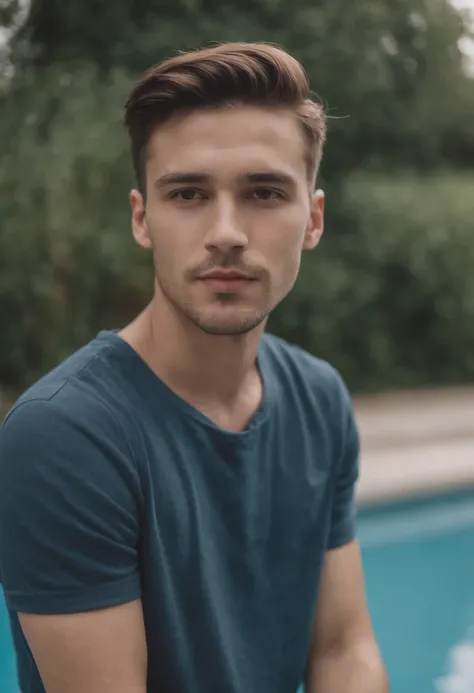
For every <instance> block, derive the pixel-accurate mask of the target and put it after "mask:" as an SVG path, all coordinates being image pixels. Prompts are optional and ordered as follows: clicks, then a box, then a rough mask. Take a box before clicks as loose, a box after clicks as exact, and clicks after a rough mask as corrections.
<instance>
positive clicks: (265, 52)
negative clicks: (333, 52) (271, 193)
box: [125, 42, 326, 193]
mask: <svg viewBox="0 0 474 693" xmlns="http://www.w3.org/2000/svg"><path fill="white" fill-rule="evenodd" d="M229 104H241V105H256V106H266V107H268V106H274V107H286V108H290V109H292V110H294V112H295V115H296V116H297V118H298V120H299V122H300V124H301V127H302V130H303V134H304V136H305V139H306V142H307V145H308V152H307V164H308V172H309V175H310V177H311V179H312V182H314V179H315V177H316V173H317V170H318V168H319V164H320V161H321V157H322V150H323V145H324V141H325V139H326V116H325V113H324V109H323V107H322V105H321V104H320V103H317V102H315V101H312V100H311V99H310V87H309V81H308V77H307V75H306V72H305V71H304V69H303V67H302V65H301V64H300V63H299V62H298V61H297V60H296V59H295V58H293V57H292V56H291V55H289V54H288V53H286V52H285V51H284V50H283V49H282V48H279V47H278V46H275V45H273V44H269V43H240V42H239V43H220V44H217V45H213V46H211V47H208V48H202V49H200V50H196V51H190V52H187V53H181V54H178V55H176V56H174V57H171V58H168V59H167V60H164V61H163V62H162V63H159V64H158V65H155V66H154V67H152V68H150V69H149V70H147V71H146V72H145V73H144V75H143V76H142V78H141V79H140V80H139V81H138V83H137V84H136V85H135V87H134V89H133V90H132V93H131V94H130V97H129V99H128V102H127V104H126V107H125V126H126V128H127V131H128V134H129V136H130V140H131V149H132V159H133V166H134V169H135V173H136V176H137V181H138V185H139V188H140V189H141V191H142V193H145V187H146V186H145V162H146V148H147V145H148V141H149V139H150V136H151V135H152V132H153V130H154V129H155V127H156V126H157V125H159V124H160V123H163V122H165V121H166V120H168V119H169V118H171V117H172V116H173V115H174V114H175V113H177V112H178V111H182V110H185V109H197V108H206V107H207V108H209V107H219V106H225V105H229Z"/></svg>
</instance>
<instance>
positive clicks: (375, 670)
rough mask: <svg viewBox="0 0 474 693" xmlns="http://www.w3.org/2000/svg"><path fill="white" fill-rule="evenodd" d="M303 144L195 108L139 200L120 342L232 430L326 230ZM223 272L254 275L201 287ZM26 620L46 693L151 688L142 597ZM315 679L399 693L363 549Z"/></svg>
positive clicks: (340, 689) (163, 147)
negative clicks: (141, 306) (136, 300)
mask: <svg viewBox="0 0 474 693" xmlns="http://www.w3.org/2000/svg"><path fill="white" fill-rule="evenodd" d="M304 147H305V145H304V140H303V137H302V134H301V132H300V129H299V126H298V123H297V121H296V119H295V117H294V115H293V114H292V113H291V112H290V111H288V110H283V109H281V110H280V109H264V108H260V107H259V108H256V107H249V106H240V107H236V108H230V109H226V110H206V111H197V112H192V113H184V114H181V115H179V116H175V117H174V118H173V119H171V120H170V121H169V122H167V123H166V124H164V125H160V127H158V128H157V129H156V131H155V132H154V133H153V135H152V138H151V141H150V142H149V147H148V152H147V154H148V157H147V166H146V181H147V191H146V192H147V195H146V201H145V199H144V197H143V196H142V194H141V193H140V192H139V191H138V190H133V191H132V192H131V194H130V203H131V210H132V229H133V236H134V238H135V240H136V242H137V243H138V244H139V245H140V246H141V247H142V248H144V249H147V250H149V251H150V252H151V253H152V255H153V263H154V269H155V287H154V289H155V290H154V297H153V300H152V301H151V303H150V304H149V305H148V306H147V307H146V308H145V310H144V311H143V313H142V314H141V315H139V316H138V317H137V318H136V320H134V321H133V322H132V323H131V324H130V325H128V326H127V327H126V328H125V329H124V330H123V331H122V332H121V333H120V334H121V337H122V338H123V339H124V340H125V341H127V342H128V343H129V344H130V345H131V346H132V347H133V348H134V349H135V350H136V351H137V352H138V353H139V354H140V355H141V357H142V358H143V359H144V360H145V361H146V362H147V364H148V365H149V367H150V368H151V369H152V370H153V371H154V372H155V373H156V374H157V375H158V376H159V377H160V378H161V379H162V380H163V381H164V382H166V383H167V385H168V386H169V387H170V388H172V389H173V390H174V391H175V392H176V393H177V394H178V395H180V396H181V397H182V398H183V399H186V400H187V401H188V402H189V403H190V404H192V405H193V406H195V407H196V408H197V409H199V410H200V411H201V412H202V413H204V414H205V415H207V416H208V417H209V418H211V419H213V420H214V421H215V422H216V423H217V424H218V425H220V426H222V427H224V428H227V429H229V430H242V429H244V428H245V426H246V423H247V421H248V420H249V418H250V417H251V416H252V415H253V413H254V412H255V410H256V409H257V408H258V406H259V404H260V401H261V397H262V383H261V379H260V375H259V373H258V370H257V367H256V352H257V347H258V343H259V340H260V337H261V335H262V333H263V330H264V327H265V323H266V320H267V317H268V315H269V313H270V312H271V311H272V310H273V308H274V307H275V306H276V305H277V304H278V303H279V302H280V301H281V300H282V299H283V298H284V297H285V296H286V295H287V294H288V293H289V292H290V290H291V289H292V287H293V285H294V283H295V280H296V278H297V275H298V271H299V267H300V261H301V255H302V252H303V251H304V250H311V249H313V248H315V247H316V246H317V244H318V242H319V240H320V238H321V235H322V233H323V212H324V195H323V193H322V192H321V191H317V192H313V190H312V186H311V185H310V183H309V180H308V171H307V167H306V163H305V156H304ZM216 269H219V270H227V272H229V271H237V272H240V273H241V274H243V275H245V276H246V277H247V278H249V279H248V280H246V281H240V283H239V282H237V283H235V282H234V283H231V282H228V283H227V284H223V283H222V280H221V281H218V282H216V281H214V282H210V281H209V280H204V279H203V276H204V275H205V274H206V273H208V272H210V271H212V270H216ZM164 334H166V339H163V338H162V335H164ZM20 618H21V624H22V627H23V629H24V632H25V635H26V637H27V639H28V642H29V644H30V647H31V649H32V651H33V654H34V657H35V659H36V661H37V662H38V665H39V669H40V672H41V675H42V677H43V679H44V681H45V684H46V689H47V693H106V692H108V691H110V692H112V691H113V693H145V691H146V643H145V635H144V627H143V616H142V612H141V604H140V603H139V602H134V603H131V604H126V605H123V606H118V607H115V608H112V609H106V610H102V611H95V612H90V613H82V614H70V615H60V616H39V615H27V614H22V615H21V616H20ZM307 685H308V688H307V690H308V693H320V692H321V691H323V692H324V693H348V692H349V691H350V692H351V693H385V692H386V690H388V689H387V688H386V687H385V678H384V674H383V667H382V664H381V661H380V657H379V654H378V650H377V647H376V644H375V641H374V639H373V635H372V631H371V627H370V620H369V616H368V613H367V607H366V603H365V596H364V587H363V578H362V570H361V567H360V559H359V553H358V549H357V546H356V544H355V543H354V544H353V545H350V546H348V547H345V548H343V549H340V550H337V551H333V552H330V553H329V554H328V556H327V558H326V561H325V566H324V576H323V584H322V589H321V593H320V598H319V606H318V612H317V617H316V621H315V635H314V643H313V645H312V648H311V653H310V656H309V659H308V679H307Z"/></svg>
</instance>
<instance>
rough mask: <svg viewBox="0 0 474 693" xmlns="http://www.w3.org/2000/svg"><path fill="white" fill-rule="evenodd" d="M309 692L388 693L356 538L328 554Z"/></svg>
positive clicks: (308, 677) (308, 678)
mask: <svg viewBox="0 0 474 693" xmlns="http://www.w3.org/2000/svg"><path fill="white" fill-rule="evenodd" d="M305 691H306V693H389V682H388V677H387V673H386V671H385V668H384V665H383V663H382V659H381V656H380V653H379V649H378V646H377V643H376V641H375V637H374V634H373V631H372V626H371V622H370V616H369V613H368V609H367V604H366V599H365V588H364V579H363V572H362V565H361V559H360V551H359V546H358V543H357V541H352V542H350V543H349V544H347V545H346V546H343V547H342V548H339V549H334V550H332V551H329V552H328V553H327V554H326V559H325V563H324V568H323V575H322V583H321V589H320V594H319V601H318V608H317V613H316V619H315V624H314V631H313V642H312V646H311V651H310V654H309V658H308V663H307V674H306V684H305Z"/></svg>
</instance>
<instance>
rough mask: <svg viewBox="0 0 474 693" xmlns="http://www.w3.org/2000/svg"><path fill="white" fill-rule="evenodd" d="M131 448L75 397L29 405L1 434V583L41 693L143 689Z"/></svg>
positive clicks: (140, 692)
mask: <svg viewBox="0 0 474 693" xmlns="http://www.w3.org/2000/svg"><path fill="white" fill-rule="evenodd" d="M131 457H132V456H131V454H130V452H129V448H128V446H127V445H126V443H124V442H123V435H122V432H121V429H120V427H119V425H118V424H116V422H115V419H113V418H112V417H110V416H109V415H108V413H107V412H104V411H103V410H102V409H101V408H100V407H98V406H96V405H95V404H94V402H92V403H90V402H89V401H88V400H87V401H83V400H81V399H79V398H76V399H75V400H74V402H73V403H71V405H70V406H65V404H64V403H63V404H62V405H61V406H60V405H59V404H58V403H56V400H55V399H54V398H52V399H48V400H34V401H30V402H27V403H24V404H22V405H20V406H19V407H17V408H16V409H15V410H14V411H13V412H12V413H11V414H10V416H9V417H8V418H7V420H6V422H5V423H4V425H3V427H2V429H1V431H0V573H1V579H2V585H3V590H4V594H5V600H6V603H7V606H8V608H9V610H10V611H11V612H14V613H16V614H18V616H19V621H20V625H21V628H22V630H23V632H24V635H25V637H26V640H27V642H28V645H29V647H30V649H31V652H32V655H33V658H34V660H35V662H36V664H37V667H38V670H39V674H40V676H41V677H42V679H43V681H44V685H45V689H46V693H112V692H113V693H145V691H146V676H147V666H146V663H147V652H146V642H145V633H144V631H145V629H144V625H143V621H144V619H143V615H142V606H141V594H142V590H141V580H140V572H139V567H138V544H139V539H140V508H141V505H140V483H139V476H138V472H137V470H136V468H135V465H134V463H133V460H132V459H131ZM21 664H22V667H23V666H25V663H24V662H21ZM19 675H20V677H22V676H25V677H26V675H27V672H25V671H23V670H20V671H19Z"/></svg>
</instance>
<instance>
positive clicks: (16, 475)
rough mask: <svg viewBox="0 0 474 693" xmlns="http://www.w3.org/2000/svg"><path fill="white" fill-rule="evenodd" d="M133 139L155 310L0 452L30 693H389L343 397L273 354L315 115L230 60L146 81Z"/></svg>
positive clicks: (295, 260)
mask: <svg viewBox="0 0 474 693" xmlns="http://www.w3.org/2000/svg"><path fill="white" fill-rule="evenodd" d="M125 121H126V126H127V128H128V132H129V134H130V138H131V144H132V155H133V161H134V164H135V169H136V173H137V178H138V186H137V189H136V190H133V191H132V192H131V195H130V201H131V209H132V228H133V235H134V238H135V240H136V242H137V243H138V244H139V245H140V246H142V247H143V248H145V249H148V250H150V251H152V255H153V262H154V270H155V282H154V284H155V286H154V297H153V300H152V301H151V303H150V305H148V307H146V308H145V310H144V311H143V313H142V314H141V315H139V316H138V317H137V318H136V320H134V322H132V324H130V325H128V326H127V327H125V328H124V329H123V330H122V331H120V332H102V333H100V334H99V335H98V336H97V337H96V338H95V339H94V340H93V341H92V342H90V343H89V344H88V345H86V346H85V347H83V348H82V349H81V350H80V351H78V352H77V353H75V354H74V355H72V356H71V357H70V358H69V359H67V360H66V361H65V362H64V363H62V364H61V365H59V366H58V368H56V369H55V370H54V371H53V372H52V373H49V374H48V375H46V376H45V377H44V378H42V379H41V380H40V381H39V382H37V383H36V384H35V385H34V386H33V387H32V388H31V389H30V390H29V391H28V392H26V393H25V394H24V395H23V396H22V397H21V398H20V399H19V400H18V401H17V403H16V404H15V406H14V407H13V408H12V410H11V412H10V413H9V415H8V417H7V419H6V421H5V423H4V425H3V429H2V432H1V436H0V488H1V491H0V572H1V579H2V584H3V587H4V591H5V597H6V601H7V606H8V609H9V613H10V618H11V628H12V634H13V640H14V644H15V648H16V652H17V660H18V670H19V679H20V686H21V690H22V693H44V691H46V692H47V693H146V692H148V693H295V691H296V690H297V688H298V686H299V684H300V683H301V682H303V681H304V683H305V689H306V691H307V693H386V692H387V690H388V683H387V678H386V674H385V671H384V667H383V665H382V662H381V659H380V655H379V652H378V648H377V646H376V643H375V640H374V636H373V633H372V629H371V624H370V618H369V615H368V612H367V606H366V601H365V596H364V586H363V576H362V569H361V561H360V555H359V549H358V545H357V540H356V535H355V528H354V500H353V495H354V494H353V491H354V483H355V481H356V477H357V457H358V435H357V430H356V426H355V423H354V417H353V413H352V409H351V402H350V398H349V395H348V393H347V390H346V388H345V387H344V385H343V382H342V381H341V378H340V377H339V375H338V374H337V373H336V372H335V371H334V369H333V368H331V367H330V366H329V365H328V364H327V363H324V362H322V361H320V360H318V359H316V358H315V357H313V356H311V355H309V354H307V353H305V352H303V351H302V350H301V349H299V348H297V347H294V346H290V345H288V344H286V343H285V342H283V341H282V340H280V339H277V338H275V337H271V336H268V335H264V328H265V323H266V320H267V317H268V315H269V313H270V312H271V311H272V309H273V308H274V307H275V306H276V305H277V304H278V303H279V302H280V301H281V300H282V299H283V298H284V297H285V296H286V295H287V294H288V292H289V291H290V290H291V288H292V287H293V285H294V283H295V280H296V277H297V275H298V269H299V265H300V259H301V254H302V251H303V250H310V249H312V248H314V247H315V246H316V245H317V244H318V241H319V239H320V237H321V234H322V232H323V209H324V196H323V193H322V192H321V191H319V190H318V191H316V192H314V190H315V180H316V173H317V169H318V165H319V162H320V159H321V152H322V147H323V142H324V139H325V117H324V113H323V110H322V108H321V106H320V105H318V104H316V103H313V102H312V101H310V100H309V87H308V83H307V79H306V76H305V73H304V71H303V69H302V67H301V66H300V64H299V63H298V62H297V61H296V60H294V59H293V58H291V57H290V56H289V55H287V54H286V53H285V52H284V51H282V50H280V49H278V48H276V47H273V46H270V45H265V44H222V45H218V46H215V47H212V48H208V49H204V50H202V51H197V52H193V53H186V54H180V55H178V56H177V57H173V58H171V59H169V60H167V61H165V62H164V63H162V64H160V65H158V66H157V67H154V68H152V69H151V70H150V71H148V72H147V73H146V74H145V75H144V76H143V78H142V79H141V80H140V82H139V83H138V84H137V85H136V87H135V88H134V90H133V92H132V94H131V96H130V99H129V101H128V104H127V107H126V118H125ZM97 233H100V229H98V230H97Z"/></svg>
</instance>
